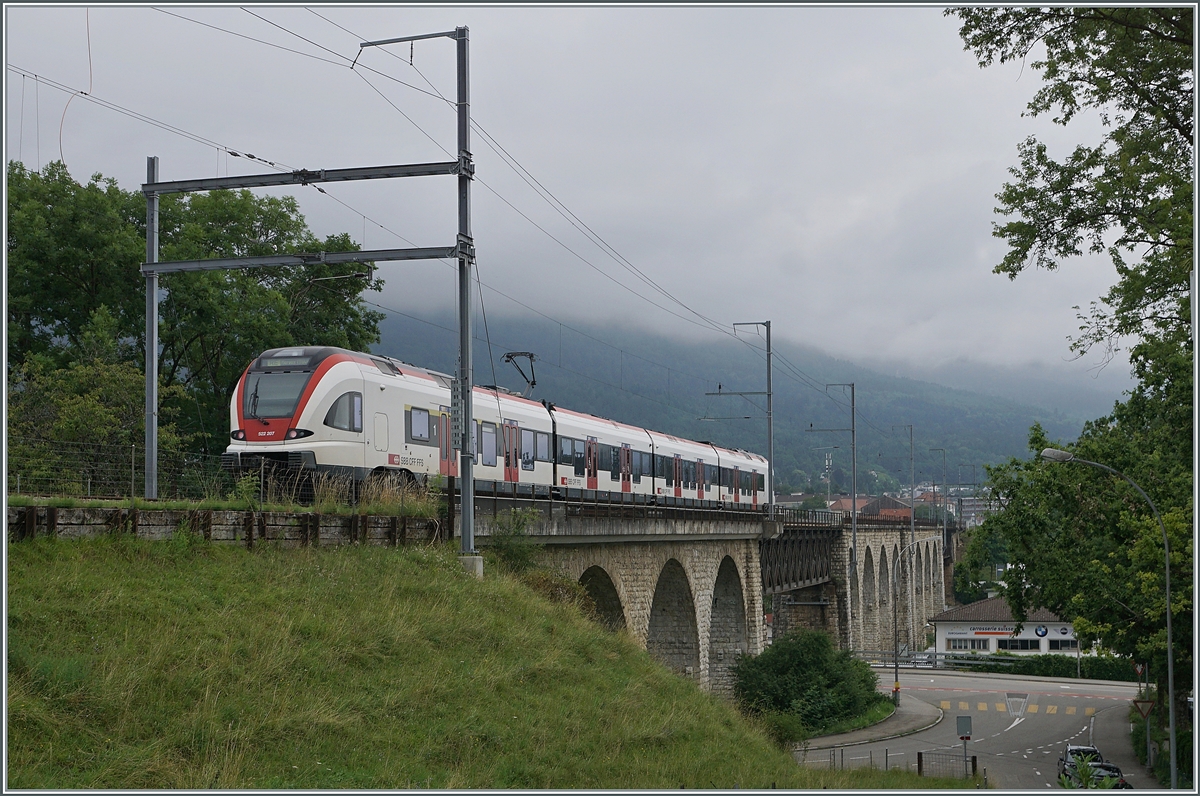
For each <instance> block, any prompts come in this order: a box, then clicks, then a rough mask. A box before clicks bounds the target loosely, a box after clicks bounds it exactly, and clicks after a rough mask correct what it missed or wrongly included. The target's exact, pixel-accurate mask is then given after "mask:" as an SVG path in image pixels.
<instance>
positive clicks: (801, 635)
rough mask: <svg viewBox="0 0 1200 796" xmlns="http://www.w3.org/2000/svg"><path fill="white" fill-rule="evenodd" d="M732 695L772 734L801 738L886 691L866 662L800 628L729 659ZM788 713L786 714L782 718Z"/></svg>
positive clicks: (822, 635) (868, 705)
mask: <svg viewBox="0 0 1200 796" xmlns="http://www.w3.org/2000/svg"><path fill="white" fill-rule="evenodd" d="M733 671H734V677H735V678H736V679H735V683H734V696H735V697H736V698H737V701H738V704H739V705H740V706H741V707H742V709H743V710H744V711H746V712H748V713H751V714H757V715H759V716H761V717H762V718H763V720H764V721H765V722H766V723H767V726H768V729H769V731H770V732H771V733H772V735H774V736H776V737H780V736H788V737H789V740H802V738H799V737H793V736H797V735H801V734H802V732H801V730H798V729H797V727H800V728H802V731H803V732H805V733H808V734H810V735H813V734H819V733H820V732H821V731H822V730H823V729H824V728H826V727H828V726H830V725H831V724H833V723H834V722H836V721H839V720H841V719H846V718H850V717H854V716H860V715H862V714H863V713H866V712H867V711H868V710H869V709H870V708H871V707H872V706H873V705H875V704H877V703H878V702H880V701H883V700H886V699H887V697H886V696H884V695H882V694H880V693H879V692H878V691H877V690H876V686H877V685H878V682H879V678H878V677H877V676H876V674H875V673H874V672H873V671H871V667H870V666H868V665H867V664H866V663H865V662H863V661H860V660H858V659H856V658H854V657H853V656H851V655H850V653H849V652H847V651H845V650H839V649H837V648H836V647H834V644H833V640H832V639H830V637H829V636H828V635H826V634H825V633H822V632H820V631H815V630H800V631H797V632H795V633H788V634H787V635H785V636H782V637H781V638H779V639H776V640H775V641H774V642H773V643H772V644H771V646H769V647H767V648H766V650H764V651H763V653H762V654H761V655H758V656H756V657H743V658H741V659H739V660H738V662H737V663H735V664H734V669H733ZM782 716H789V717H790V718H783V717H782Z"/></svg>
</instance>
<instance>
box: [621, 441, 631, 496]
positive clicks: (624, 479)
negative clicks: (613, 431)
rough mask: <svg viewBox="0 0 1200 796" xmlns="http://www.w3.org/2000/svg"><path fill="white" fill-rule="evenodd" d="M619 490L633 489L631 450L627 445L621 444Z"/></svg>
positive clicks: (627, 490)
mask: <svg viewBox="0 0 1200 796" xmlns="http://www.w3.org/2000/svg"><path fill="white" fill-rule="evenodd" d="M621 491H622V492H632V491H633V450H632V449H631V448H630V447H629V446H628V445H622V446H621Z"/></svg>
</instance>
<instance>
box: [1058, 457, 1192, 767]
mask: <svg viewBox="0 0 1200 796" xmlns="http://www.w3.org/2000/svg"><path fill="white" fill-rule="evenodd" d="M1041 456H1042V458H1043V459H1045V460H1046V461H1049V462H1061V463H1067V462H1078V463H1079V464H1087V465H1091V466H1092V467H1097V468H1099V469H1101V470H1106V471H1108V472H1110V473H1112V474H1113V475H1119V476H1121V477H1122V478H1124V479H1125V480H1126V481H1128V482H1129V483H1130V484H1132V485H1133V488H1134V489H1136V490H1137V491H1138V494H1140V495H1141V496H1142V497H1144V498H1145V499H1146V502H1147V503H1149V504H1150V510H1151V511H1153V512H1154V519H1156V520H1158V527H1159V528H1161V529H1162V535H1163V555H1164V557H1165V560H1166V571H1165V572H1164V585H1165V587H1166V593H1167V714H1168V716H1169V719H1168V722H1169V727H1168V733H1169V736H1168V737H1169V739H1170V747H1171V788H1172V789H1174V788H1176V787H1177V786H1178V774H1177V771H1176V762H1175V662H1174V661H1175V650H1174V647H1173V645H1172V642H1171V545H1170V542H1169V541H1168V540H1167V526H1165V525H1163V521H1162V517H1160V516H1159V514H1158V507H1157V506H1155V505H1154V501H1153V500H1151V499H1150V496H1149V495H1147V494H1146V492H1145V490H1143V489H1142V488H1141V487H1140V486H1138V485H1137V483H1136V482H1135V481H1134V480H1133V479H1132V478H1130V477H1129V476H1127V475H1125V473H1122V472H1120V471H1119V470H1114V469H1113V468H1111V467H1109V466H1108V465H1107V464H1100V463H1099V462H1090V461H1088V460H1087V459H1080V458H1077V457H1076V456H1075V454H1073V453H1068V452H1067V451H1060V450H1058V449H1057V448H1046V449H1045V450H1043V451H1042V454H1041Z"/></svg>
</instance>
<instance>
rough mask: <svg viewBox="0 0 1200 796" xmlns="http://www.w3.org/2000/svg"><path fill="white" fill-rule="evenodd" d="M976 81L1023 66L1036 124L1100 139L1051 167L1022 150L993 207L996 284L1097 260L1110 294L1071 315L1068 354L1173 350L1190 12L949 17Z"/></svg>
mask: <svg viewBox="0 0 1200 796" xmlns="http://www.w3.org/2000/svg"><path fill="white" fill-rule="evenodd" d="M945 13H946V14H948V15H954V16H957V17H958V18H959V19H961V20H962V23H963V24H962V27H961V29H960V35H961V36H962V38H963V41H964V42H965V43H966V48H967V49H968V50H970V51H971V52H972V53H974V54H975V56H976V58H977V59H978V61H979V65H980V66H981V67H986V66H988V65H990V64H992V63H994V62H995V61H997V60H999V61H1000V62H1001V63H1005V62H1008V61H1014V60H1015V61H1021V62H1022V63H1024V62H1025V60H1026V58H1027V57H1029V56H1031V55H1032V56H1033V57H1034V59H1035V60H1033V61H1032V62H1031V63H1030V66H1031V67H1032V68H1033V69H1035V70H1038V71H1039V72H1041V73H1042V76H1043V78H1044V84H1043V86H1042V87H1041V89H1039V90H1038V92H1037V93H1036V94H1035V95H1034V97H1033V99H1032V100H1031V101H1030V102H1029V105H1028V112H1029V114H1030V115H1033V116H1037V115H1041V114H1044V113H1054V114H1055V116H1054V117H1053V120H1054V121H1055V122H1056V123H1058V124H1062V125H1066V124H1068V123H1069V122H1070V121H1071V120H1072V119H1073V118H1074V117H1075V116H1076V115H1077V114H1079V113H1080V112H1081V111H1083V110H1085V109H1092V110H1095V111H1097V113H1098V115H1099V118H1100V121H1101V123H1102V124H1103V126H1104V128H1105V131H1106V132H1105V133H1104V136H1103V138H1102V140H1101V141H1100V143H1099V144H1097V145H1095V146H1087V145H1079V146H1077V147H1076V148H1075V150H1074V151H1073V152H1072V153H1071V154H1070V155H1069V156H1068V157H1067V158H1066V159H1065V160H1062V161H1056V160H1055V159H1053V158H1051V157H1050V155H1049V154H1048V152H1047V149H1046V146H1045V145H1044V144H1042V143H1040V142H1038V141H1037V140H1036V139H1035V138H1032V137H1031V138H1029V139H1027V140H1026V141H1024V142H1023V143H1022V144H1021V145H1020V146H1019V147H1018V152H1019V156H1020V164H1019V165H1018V166H1016V167H1014V168H1012V169H1010V172H1011V174H1012V175H1013V177H1014V178H1015V180H1014V181H1013V182H1011V183H1007V184H1006V185H1005V186H1004V188H1003V189H1002V190H1001V192H1000V193H999V194H998V195H997V198H998V199H999V200H1000V206H999V207H998V208H997V212H999V213H1002V214H1003V215H1006V216H1011V217H1014V218H1013V220H1011V221H1009V222H1007V223H1005V224H1003V225H996V226H995V229H994V234H995V235H996V236H997V237H999V238H1003V239H1005V240H1006V241H1007V242H1008V244H1009V251H1008V253H1007V254H1006V255H1005V257H1004V259H1003V260H1002V261H1001V263H1000V264H999V265H997V266H996V268H995V271H996V272H997V273H1001V274H1006V275H1008V276H1009V277H1010V278H1015V277H1016V276H1017V275H1018V274H1020V273H1021V272H1022V271H1024V270H1025V269H1026V268H1027V267H1029V266H1030V265H1034V266H1036V267H1041V268H1046V269H1050V270H1053V269H1055V268H1057V267H1058V266H1059V264H1060V261H1061V260H1063V259H1066V258H1069V257H1074V256H1078V255H1080V254H1081V253H1082V252H1083V247H1084V246H1085V245H1086V247H1087V250H1088V251H1091V252H1094V253H1103V252H1107V253H1108V255H1109V256H1110V257H1111V258H1112V261H1113V263H1114V265H1116V268H1117V272H1118V274H1119V276H1120V279H1119V281H1118V282H1117V284H1116V285H1114V286H1113V287H1112V288H1111V289H1110V290H1109V292H1108V293H1107V294H1106V295H1105V296H1104V297H1102V298H1101V300H1100V302H1099V303H1093V304H1092V308H1091V311H1090V312H1089V313H1088V314H1087V315H1086V316H1084V315H1081V316H1080V318H1081V320H1084V321H1085V323H1084V325H1083V326H1082V327H1081V330H1080V331H1081V335H1080V336H1079V337H1078V338H1076V339H1075V340H1074V341H1073V344H1072V345H1073V347H1074V348H1075V349H1076V350H1078V351H1083V350H1087V349H1088V348H1090V347H1091V346H1093V345H1095V344H1097V343H1105V344H1107V345H1109V346H1110V347H1111V346H1112V345H1113V344H1114V342H1115V341H1116V339H1117V338H1118V337H1121V336H1130V337H1133V338H1135V339H1139V340H1140V339H1142V338H1146V337H1165V338H1167V339H1177V338H1179V337H1180V332H1181V331H1183V330H1185V328H1186V326H1187V324H1188V318H1189V309H1188V295H1187V294H1188V273H1189V271H1190V270H1191V268H1192V261H1193V257H1192V252H1193V240H1192V196H1193V190H1194V175H1193V148H1192V138H1193V129H1194V119H1193V106H1194V102H1195V99H1194V93H1195V80H1194V73H1193V41H1192V14H1193V10H1192V9H1191V8H1187V7H1181V8H1132V7H1117V8H1068V7H1039V8H982V7H968V8H953V9H948V10H947V11H946V12H945Z"/></svg>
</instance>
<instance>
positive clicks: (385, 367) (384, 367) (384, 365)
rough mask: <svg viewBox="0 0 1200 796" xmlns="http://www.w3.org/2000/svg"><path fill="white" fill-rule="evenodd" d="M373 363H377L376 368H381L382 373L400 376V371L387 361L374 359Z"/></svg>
mask: <svg viewBox="0 0 1200 796" xmlns="http://www.w3.org/2000/svg"><path fill="white" fill-rule="evenodd" d="M371 361H372V362H374V363H375V367H377V368H379V370H380V372H381V373H386V374H387V375H389V376H399V375H400V371H399V370H397V369H396V366H395V365H393V364H392V363H391V362H388V361H387V360H386V359H375V358H373V357H372V359H371Z"/></svg>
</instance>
